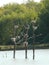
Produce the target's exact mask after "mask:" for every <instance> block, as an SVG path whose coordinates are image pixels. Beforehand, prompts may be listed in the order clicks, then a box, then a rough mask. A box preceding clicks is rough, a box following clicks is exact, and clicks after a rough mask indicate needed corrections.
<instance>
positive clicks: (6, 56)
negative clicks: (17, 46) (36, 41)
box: [0, 49, 49, 65]
mask: <svg viewBox="0 0 49 65" xmlns="http://www.w3.org/2000/svg"><path fill="white" fill-rule="evenodd" d="M27 56H28V58H27V59H25V50H16V58H15V59H13V51H0V65H49V49H40V50H35V59H34V60H33V50H28V55H27Z"/></svg>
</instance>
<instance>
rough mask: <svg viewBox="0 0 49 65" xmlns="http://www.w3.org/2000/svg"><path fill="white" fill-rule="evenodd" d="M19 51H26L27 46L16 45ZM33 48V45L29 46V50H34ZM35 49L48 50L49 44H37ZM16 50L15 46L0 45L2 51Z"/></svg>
mask: <svg viewBox="0 0 49 65" xmlns="http://www.w3.org/2000/svg"><path fill="white" fill-rule="evenodd" d="M15 47H16V49H17V50H21V49H22V50H23V49H25V46H24V45H16V46H15ZM32 48H33V45H28V49H32ZM35 48H36V49H40V48H41V49H43V48H44V49H46V48H49V44H36V45H35ZM13 49H14V45H0V50H13Z"/></svg>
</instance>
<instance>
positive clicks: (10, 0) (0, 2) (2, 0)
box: [0, 0, 40, 7]
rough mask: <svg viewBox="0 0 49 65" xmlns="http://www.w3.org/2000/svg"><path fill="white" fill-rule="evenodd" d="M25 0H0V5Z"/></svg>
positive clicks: (23, 0)
mask: <svg viewBox="0 0 49 65" xmlns="http://www.w3.org/2000/svg"><path fill="white" fill-rule="evenodd" d="M26 1H27V0H0V7H1V6H4V5H6V4H9V3H19V4H21V3H23V2H26ZM34 1H35V2H39V1H40V0H34Z"/></svg>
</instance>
